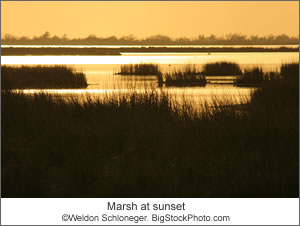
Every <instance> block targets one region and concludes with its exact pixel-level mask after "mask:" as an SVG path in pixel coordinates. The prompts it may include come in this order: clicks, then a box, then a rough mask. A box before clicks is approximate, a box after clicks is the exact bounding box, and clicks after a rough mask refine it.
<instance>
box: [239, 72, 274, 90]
mask: <svg viewBox="0 0 300 226" xmlns="http://www.w3.org/2000/svg"><path fill="white" fill-rule="evenodd" d="M274 76H275V75H274V74H273V73H268V74H267V73H264V72H263V70H262V68H260V67H254V68H251V69H245V71H244V73H243V75H241V76H238V77H237V78H236V80H235V81H234V84H235V85H240V86H243V85H246V86H249V85H250V86H253V85H254V86H255V85H261V84H262V83H263V82H266V81H269V80H270V79H271V78H273V77H274Z"/></svg>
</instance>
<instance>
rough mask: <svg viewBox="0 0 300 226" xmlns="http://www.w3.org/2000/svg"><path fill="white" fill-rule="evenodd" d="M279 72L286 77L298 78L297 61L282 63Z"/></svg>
mask: <svg viewBox="0 0 300 226" xmlns="http://www.w3.org/2000/svg"><path fill="white" fill-rule="evenodd" d="M280 74H281V75H282V77H284V78H286V79H289V78H291V79H299V63H288V64H282V65H281V67H280Z"/></svg>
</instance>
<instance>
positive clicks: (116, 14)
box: [1, 1, 299, 38]
mask: <svg viewBox="0 0 300 226" xmlns="http://www.w3.org/2000/svg"><path fill="white" fill-rule="evenodd" d="M45 31H49V32H50V33H51V35H58V36H62V35H64V34H67V35H68V37H70V38H74V37H86V36H88V35H90V34H95V35H97V36H101V37H107V36H111V35H115V36H117V37H120V36H123V35H130V34H133V35H134V36H135V37H138V38H143V37H148V36H151V35H156V34H162V35H168V36H170V37H189V38H193V37H197V36H198V35H199V34H204V35H210V34H215V35H225V34H228V33H241V34H246V35H260V36H263V35H268V34H275V35H278V34H282V33H285V34H288V35H292V36H298V34H299V3H298V1H291V2H286V1H285V2H283V1H282V2H278V1H276V2H275V1H274V2H270V1H267V2H248V1H247V2H242V1H241V2H230V1H228V2H207V1H205V2H201V1H190V2H180V1H176V2H170V1H167V2H166V1H164V2H159V1H156V2H145V1H142V2H136V1H133V2H115V1H114V2H108V1H105V2H101V1H98V2H95V1H92V2H83V1H80V2H70V1H68V2H58V1H53V2H46V1H45V2H42V1H39V2H36V1H34V2H33V1H32V2H30V1H26V2H21V1H16V2H11V1H9V2H3V1H1V35H2V36H3V35H4V34H7V33H9V34H14V35H17V36H22V35H25V36H29V37H32V36H33V35H36V36H39V35H41V34H42V33H44V32H45Z"/></svg>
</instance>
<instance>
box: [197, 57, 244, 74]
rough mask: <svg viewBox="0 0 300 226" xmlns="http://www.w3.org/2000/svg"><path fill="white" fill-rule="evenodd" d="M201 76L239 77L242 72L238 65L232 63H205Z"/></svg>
mask: <svg viewBox="0 0 300 226" xmlns="http://www.w3.org/2000/svg"><path fill="white" fill-rule="evenodd" d="M202 74H203V75H211V76H212V75H218V76H220V75H224V76H226V75H241V74H242V70H241V67H240V65H239V64H237V63H234V62H227V61H220V62H214V63H207V64H205V65H204V66H203V69H202Z"/></svg>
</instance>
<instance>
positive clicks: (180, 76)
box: [157, 64, 207, 86]
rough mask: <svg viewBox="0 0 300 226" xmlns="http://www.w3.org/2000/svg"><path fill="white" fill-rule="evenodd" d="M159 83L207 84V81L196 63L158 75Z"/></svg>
mask: <svg viewBox="0 0 300 226" xmlns="http://www.w3.org/2000/svg"><path fill="white" fill-rule="evenodd" d="M157 80H158V85H159V86H162V85H166V86H205V85H206V83H207V81H206V78H205V76H203V75H201V71H200V69H199V68H198V67H197V66H196V65H190V64H188V65H185V66H184V67H183V68H181V69H176V68H175V69H172V71H169V72H166V73H163V74H158V75H157Z"/></svg>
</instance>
